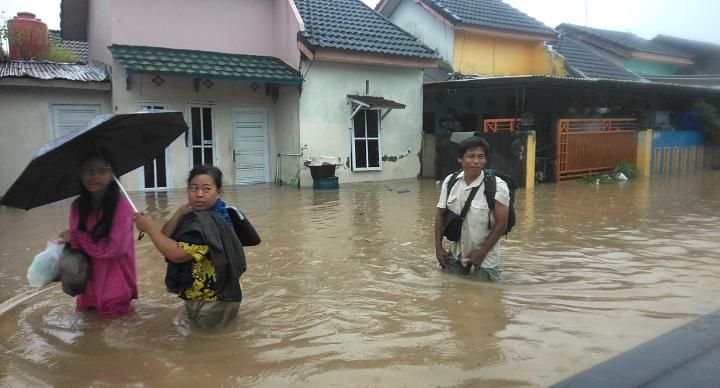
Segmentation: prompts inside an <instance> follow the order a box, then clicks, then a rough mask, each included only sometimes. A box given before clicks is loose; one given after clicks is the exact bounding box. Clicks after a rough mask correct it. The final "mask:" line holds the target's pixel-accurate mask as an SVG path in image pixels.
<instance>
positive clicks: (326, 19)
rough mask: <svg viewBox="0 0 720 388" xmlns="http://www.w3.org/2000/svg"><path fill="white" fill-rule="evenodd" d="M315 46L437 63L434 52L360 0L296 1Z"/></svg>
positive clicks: (309, 36)
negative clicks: (427, 60) (434, 61)
mask: <svg viewBox="0 0 720 388" xmlns="http://www.w3.org/2000/svg"><path fill="white" fill-rule="evenodd" d="M295 4H296V5H297V7H298V11H299V12H300V15H301V16H302V19H303V21H304V23H305V32H304V33H303V36H304V38H305V39H307V41H308V43H310V44H311V45H312V46H315V47H320V48H331V49H340V50H348V51H360V52H367V53H375V54H385V55H397V56H404V57H414V58H423V59H437V55H436V54H435V52H434V51H433V50H432V49H430V48H428V47H427V46H425V45H423V44H422V43H420V42H419V41H418V40H417V39H416V38H415V37H413V36H412V35H410V34H408V33H407V32H405V31H403V30H402V29H400V28H399V27H398V26H396V25H394V24H393V23H392V22H390V21H389V20H387V19H386V18H385V17H383V16H381V15H379V14H378V13H376V12H375V11H373V10H372V9H370V8H369V7H368V6H366V5H365V4H363V3H361V2H360V0H295Z"/></svg>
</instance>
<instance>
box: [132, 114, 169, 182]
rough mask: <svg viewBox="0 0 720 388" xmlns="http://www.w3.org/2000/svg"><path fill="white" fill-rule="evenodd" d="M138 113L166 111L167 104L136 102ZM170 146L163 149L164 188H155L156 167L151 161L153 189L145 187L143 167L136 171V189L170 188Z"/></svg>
mask: <svg viewBox="0 0 720 388" xmlns="http://www.w3.org/2000/svg"><path fill="white" fill-rule="evenodd" d="M135 107H136V109H137V111H138V112H142V111H145V110H162V111H165V110H168V103H167V102H165V101H138V102H137V103H136V105H135ZM148 107H150V108H148ZM169 148H170V146H168V147H167V148H165V186H164V187H158V186H157V165H156V164H155V160H157V158H156V159H154V160H153V166H154V170H155V187H145V167H144V166H140V167H139V168H138V169H137V171H138V188H139V190H142V191H159V190H160V191H161V190H167V189H171V188H172V179H171V177H172V174H171V173H170V166H171V152H168V151H169Z"/></svg>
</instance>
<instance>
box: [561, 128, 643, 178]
mask: <svg viewBox="0 0 720 388" xmlns="http://www.w3.org/2000/svg"><path fill="white" fill-rule="evenodd" d="M636 158H637V122H636V121H635V119H627V118H620V119H560V120H558V123H557V168H556V169H555V178H556V180H557V181H558V182H560V181H563V180H567V179H572V178H576V177H578V176H583V175H587V174H596V173H601V172H608V171H612V169H614V168H615V167H616V166H617V165H618V164H619V163H620V162H622V161H627V162H630V163H635V161H636Z"/></svg>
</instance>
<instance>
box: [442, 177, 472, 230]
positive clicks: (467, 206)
mask: <svg viewBox="0 0 720 388" xmlns="http://www.w3.org/2000/svg"><path fill="white" fill-rule="evenodd" d="M461 171H462V170H460V171H455V172H454V173H453V174H452V177H450V180H449V181H448V183H447V196H446V197H445V202H447V198H448V197H449V196H450V189H452V188H453V186H455V183H456V182H457V181H458V180H459V179H460V178H459V177H458V175H460V172H461ZM479 189H480V186H475V187H473V189H472V190H471V191H470V194H468V197H467V199H466V200H465V206H463V209H462V211H461V212H460V218H462V219H463V220H464V219H465V216H466V215H467V213H468V211H470V204H471V203H472V200H473V198H475V194H477V192H478V190H479Z"/></svg>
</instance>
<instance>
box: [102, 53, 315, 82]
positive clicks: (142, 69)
mask: <svg viewBox="0 0 720 388" xmlns="http://www.w3.org/2000/svg"><path fill="white" fill-rule="evenodd" d="M108 48H109V49H110V52H111V53H112V55H113V58H114V59H115V60H117V61H118V62H120V63H121V64H122V65H123V66H124V67H125V70H126V72H127V73H128V74H169V75H178V76H187V77H193V78H209V79H235V80H244V81H258V82H270V83H276V84H290V85H299V84H302V82H303V79H302V77H301V76H300V73H299V72H298V71H297V70H295V69H293V68H291V67H290V66H288V65H287V64H286V63H285V62H283V61H282V60H280V59H278V58H275V57H264V56H255V55H240V54H226V53H217V52H210V51H195V50H178V49H170V48H162V47H145V46H123V45H112V46H110V47H108Z"/></svg>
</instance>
